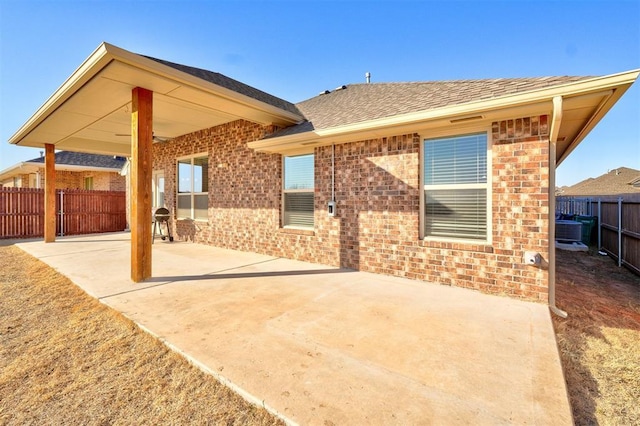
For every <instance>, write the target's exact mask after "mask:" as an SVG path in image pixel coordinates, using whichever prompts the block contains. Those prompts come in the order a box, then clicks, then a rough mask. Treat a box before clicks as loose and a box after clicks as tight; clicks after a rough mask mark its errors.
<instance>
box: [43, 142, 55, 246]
mask: <svg viewBox="0 0 640 426" xmlns="http://www.w3.org/2000/svg"><path fill="white" fill-rule="evenodd" d="M44 152H45V154H44V242H45V243H52V242H54V241H55V240H56V154H55V145H53V144H50V143H46V144H44Z"/></svg>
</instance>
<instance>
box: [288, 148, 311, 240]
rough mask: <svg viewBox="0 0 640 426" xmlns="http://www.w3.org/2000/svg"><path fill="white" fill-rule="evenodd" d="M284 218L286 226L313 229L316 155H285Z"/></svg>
mask: <svg viewBox="0 0 640 426" xmlns="http://www.w3.org/2000/svg"><path fill="white" fill-rule="evenodd" d="M283 161H284V164H283V167H284V187H283V191H282V192H283V215H282V216H283V218H282V224H283V226H285V227H293V228H310V229H313V211H314V210H313V191H314V178H313V167H314V164H313V161H314V155H313V154H307V155H299V156H295V157H284V160H283Z"/></svg>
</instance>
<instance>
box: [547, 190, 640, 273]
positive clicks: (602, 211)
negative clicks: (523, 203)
mask: <svg viewBox="0 0 640 426" xmlns="http://www.w3.org/2000/svg"><path fill="white" fill-rule="evenodd" d="M556 205H557V206H561V207H560V208H559V209H558V211H559V212H561V213H565V214H578V215H589V216H595V217H597V218H598V220H597V235H598V249H599V250H603V251H605V252H607V253H608V254H609V255H610V256H612V257H613V258H615V259H616V261H617V262H618V266H622V265H625V266H626V267H628V268H629V269H631V270H632V271H634V272H635V273H636V274H639V275H640V200H638V199H637V197H636V198H635V199H633V200H628V199H625V198H623V197H620V198H618V199H611V198H610V197H609V198H607V199H592V198H582V199H576V198H574V199H569V197H558V199H557V203H556ZM576 212H578V213H576ZM583 212H584V213H588V214H582V213H583Z"/></svg>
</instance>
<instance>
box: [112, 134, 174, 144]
mask: <svg viewBox="0 0 640 426" xmlns="http://www.w3.org/2000/svg"><path fill="white" fill-rule="evenodd" d="M116 136H127V137H129V138H130V137H131V133H116ZM170 139H173V138H170V137H169V136H156V134H155V133H154V134H153V143H157V142H166V141H168V140H170Z"/></svg>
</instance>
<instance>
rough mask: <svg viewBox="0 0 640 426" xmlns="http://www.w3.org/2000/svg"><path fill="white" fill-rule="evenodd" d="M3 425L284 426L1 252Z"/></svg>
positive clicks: (19, 258) (57, 278) (52, 278)
mask: <svg viewBox="0 0 640 426" xmlns="http://www.w3.org/2000/svg"><path fill="white" fill-rule="evenodd" d="M0 301H2V302H1V303H0V424H2V425H31V424H32V425H45V424H50V425H66V424H69V425H71V424H92V425H93V424H95V425H98V424H105V425H106V424H109V425H112V424H114V425H116V424H126V425H133V424H202V425H204V424H224V425H274V424H283V423H282V422H281V421H280V420H279V419H276V418H274V417H273V416H271V415H270V414H269V413H268V412H267V411H265V410H263V409H260V408H258V407H255V406H253V405H251V404H249V403H247V402H246V401H245V400H243V399H242V398H240V397H239V396H238V395H236V394H235V393H234V392H232V391H231V390H229V389H228V388H227V387H225V386H223V385H221V384H220V383H219V382H218V381H217V380H216V379H215V378H213V377H212V376H210V375H207V374H205V373H203V372H202V371H200V370H199V369H198V368H196V367H194V366H193V365H191V364H190V363H189V362H187V361H186V360H185V359H184V358H182V357H181V356H179V355H178V354H176V353H175V352H173V351H171V350H169V349H168V348H167V347H166V346H164V345H163V344H162V343H160V342H159V341H158V340H157V339H155V338H153V337H151V336H150V335H149V334H147V333H145V332H143V331H142V330H141V329H139V328H138V327H137V326H136V325H135V324H134V323H132V322H131V321H129V320H128V319H126V318H125V317H124V316H122V315H121V314H119V313H117V312H115V311H114V310H112V309H110V308H107V307H106V306H104V305H102V304H101V303H100V302H98V301H97V300H95V299H93V298H91V297H90V296H88V295H87V294H86V293H84V292H83V291H82V290H80V289H79V288H78V287H76V286H75V285H74V284H73V283H71V282H70V281H69V280H68V279H67V278H66V277H64V276H62V275H60V274H58V273H57V272H55V271H54V270H53V269H51V268H49V267H48V266H47V265H45V264H44V263H42V262H40V261H39V260H37V259H35V258H33V257H31V256H29V255H27V254H26V253H24V252H23V251H22V250H20V249H18V248H17V247H13V246H2V245H1V244H0Z"/></svg>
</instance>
